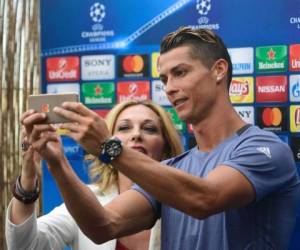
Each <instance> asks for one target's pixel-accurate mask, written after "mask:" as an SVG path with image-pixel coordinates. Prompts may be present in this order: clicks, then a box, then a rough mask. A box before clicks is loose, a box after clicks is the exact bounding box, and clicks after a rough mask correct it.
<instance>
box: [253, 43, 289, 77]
mask: <svg viewBox="0 0 300 250" xmlns="http://www.w3.org/2000/svg"><path fill="white" fill-rule="evenodd" d="M287 65H288V61H287V46H285V45H278V46H265V47H257V48H256V70H257V71H259V72H260V71H261V72H276V71H278V72H282V71H286V70H287Z"/></svg>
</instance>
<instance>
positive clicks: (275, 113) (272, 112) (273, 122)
mask: <svg viewBox="0 0 300 250" xmlns="http://www.w3.org/2000/svg"><path fill="white" fill-rule="evenodd" d="M262 120H263V123H264V125H265V126H279V125H280V123H281V122H282V112H281V110H280V109H279V108H265V109H264V110H263V112H262Z"/></svg>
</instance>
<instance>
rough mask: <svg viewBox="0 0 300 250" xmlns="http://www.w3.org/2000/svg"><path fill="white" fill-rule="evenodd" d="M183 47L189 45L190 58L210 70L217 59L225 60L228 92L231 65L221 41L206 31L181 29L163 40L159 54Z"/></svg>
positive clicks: (212, 33)
mask: <svg viewBox="0 0 300 250" xmlns="http://www.w3.org/2000/svg"><path fill="white" fill-rule="evenodd" d="M184 45H190V46H191V49H192V51H191V52H192V53H191V56H192V57H193V58H196V59H199V60H200V61H201V62H202V63H203V64H204V65H205V66H206V67H208V68H211V67H212V66H213V64H214V63H215V62H216V61H217V60H218V59H224V60H226V61H227V63H228V71H227V88H228V90H229V87H230V83H231V78H232V63H231V59H230V56H229V53H228V50H227V48H226V46H225V44H224V42H223V41H222V39H221V38H220V37H219V36H217V35H216V34H215V33H214V32H212V31H211V30H208V29H191V28H188V27H181V28H179V29H178V30H176V31H174V32H171V33H169V34H167V35H166V36H165V37H164V38H163V40H162V42H161V44H160V53H161V54H163V53H166V52H168V51H170V50H171V49H174V48H177V47H181V46H184Z"/></svg>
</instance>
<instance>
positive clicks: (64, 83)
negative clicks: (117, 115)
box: [41, 0, 300, 249]
mask: <svg viewBox="0 0 300 250" xmlns="http://www.w3.org/2000/svg"><path fill="white" fill-rule="evenodd" d="M299 9H300V1H299V0H286V1H282V0H265V1H259V0H252V1H236V0H225V1H217V0H178V1H175V0H173V1H171V0H164V1H159V0H151V1H150V0H144V1H137V0H127V1H123V2H120V1H117V0H85V1H82V0H81V1H79V0H74V1H72V2H70V1H67V0H41V35H42V37H41V38H42V42H41V59H42V92H43V93H63V92H75V93H78V94H79V96H80V100H81V102H82V103H84V104H85V105H87V106H88V107H90V108H92V109H93V110H94V111H95V112H96V113H97V114H99V115H100V116H103V117H104V116H105V115H106V113H107V112H108V111H109V110H110V109H111V108H112V107H113V106H114V105H115V104H116V103H118V102H121V101H123V100H127V99H136V100H147V99H152V100H153V101H155V102H156V103H158V104H160V105H162V106H163V107H165V108H166V110H167V111H168V112H169V113H170V115H171V117H172V119H173V121H174V123H175V125H176V127H177V129H178V130H179V131H180V132H181V134H182V142H183V144H184V146H185V148H186V149H188V148H190V147H192V146H194V145H195V140H194V138H193V135H192V130H193V129H192V127H191V126H190V125H189V124H185V123H183V122H182V121H180V120H179V119H178V117H177V115H176V112H174V110H173V109H172V107H171V106H170V103H169V101H168V99H167V98H166V95H165V93H164V86H163V85H162V83H161V82H160V80H159V77H158V72H157V68H156V61H157V58H158V56H159V42H160V40H161V38H162V36H163V35H164V34H166V33H167V32H170V31H173V30H175V29H177V28H178V27H179V26H181V25H187V26H191V27H195V28H197V27H205V28H209V29H212V30H214V31H215V32H217V33H218V34H219V35H221V36H222V37H223V38H224V41H225V43H226V44H227V46H228V48H229V53H230V56H231V58H232V62H233V80H232V84H231V88H230V98H231V101H232V103H233V104H234V106H235V109H236V111H237V112H238V114H239V115H240V116H241V117H242V118H243V119H244V120H245V121H246V122H248V123H252V124H255V125H257V126H259V127H261V128H263V129H265V130H268V131H272V132H274V133H276V134H278V135H279V136H280V138H281V139H282V140H283V141H284V142H286V143H288V144H289V145H290V146H291V148H292V150H293V153H294V156H295V160H296V162H297V165H300V12H299ZM63 143H64V148H65V151H66V154H67V156H68V158H69V159H70V161H71V163H72V166H73V167H74V169H75V171H76V172H77V174H78V175H79V176H80V178H81V179H82V180H83V181H84V182H86V183H87V182H88V163H86V162H84V160H83V158H84V151H83V150H82V149H81V148H80V146H79V145H78V144H77V143H76V142H74V141H73V140H70V139H69V138H66V137H64V136H63ZM298 168H299V166H298ZM43 171H44V175H43V179H44V181H43V191H44V193H43V194H44V197H43V209H44V211H45V212H48V211H49V210H51V209H52V208H53V206H55V205H57V204H59V203H60V202H61V198H60V195H59V193H58V191H57V189H56V187H55V184H54V182H53V180H52V178H51V177H50V175H49V173H48V172H47V168H46V166H43ZM299 214H300V213H299ZM297 219H298V220H297V227H296V231H297V232H296V233H298V234H300V218H297ZM297 245H298V246H299V245H300V239H297V238H296V237H295V238H294V239H293V240H292V243H291V249H296V246H297Z"/></svg>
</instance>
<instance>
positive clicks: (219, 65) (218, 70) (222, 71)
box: [212, 59, 228, 83]
mask: <svg viewBox="0 0 300 250" xmlns="http://www.w3.org/2000/svg"><path fill="white" fill-rule="evenodd" d="M212 70H213V74H214V76H215V79H216V82H217V83H219V82H222V81H223V79H226V76H227V71H228V63H227V61H226V60H224V59H218V60H217V61H215V63H214V65H213V66H212Z"/></svg>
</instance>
